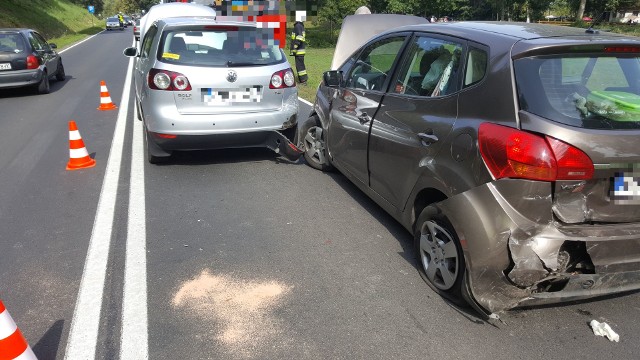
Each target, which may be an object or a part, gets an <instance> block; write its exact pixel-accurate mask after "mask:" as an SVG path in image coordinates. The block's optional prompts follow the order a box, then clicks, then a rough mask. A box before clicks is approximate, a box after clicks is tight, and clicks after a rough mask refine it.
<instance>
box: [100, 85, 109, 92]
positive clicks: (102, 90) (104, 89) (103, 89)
mask: <svg viewBox="0 0 640 360" xmlns="http://www.w3.org/2000/svg"><path fill="white" fill-rule="evenodd" d="M107 91H109V90H107V85H102V86H100V92H107Z"/></svg>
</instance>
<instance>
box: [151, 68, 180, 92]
mask: <svg viewBox="0 0 640 360" xmlns="http://www.w3.org/2000/svg"><path fill="white" fill-rule="evenodd" d="M147 83H148V84H149V88H150V89H153V90H165V91H189V90H191V84H190V83H189V79H187V77H186V76H184V75H182V74H180V73H178V72H175V71H168V70H159V69H151V70H150V71H149V76H148V78H147Z"/></svg>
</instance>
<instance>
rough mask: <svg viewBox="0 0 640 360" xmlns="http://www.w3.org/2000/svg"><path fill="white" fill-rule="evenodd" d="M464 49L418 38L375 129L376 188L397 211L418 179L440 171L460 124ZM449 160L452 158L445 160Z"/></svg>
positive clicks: (430, 37) (371, 156)
mask: <svg viewBox="0 0 640 360" xmlns="http://www.w3.org/2000/svg"><path fill="white" fill-rule="evenodd" d="M462 50H463V43H462V42H461V41H459V40H455V39H448V38H444V37H440V36H436V35H429V34H422V35H416V36H415V37H414V38H413V39H412V40H411V43H410V44H409V46H408V49H407V51H406V52H405V56H404V57H403V60H402V66H401V67H400V70H399V71H398V73H397V75H396V76H395V77H394V81H393V83H392V84H391V87H390V89H389V93H388V95H386V96H385V98H384V100H383V101H382V106H381V109H380V111H378V113H377V114H376V117H375V119H374V120H373V123H372V127H371V140H370V143H369V169H370V176H371V188H372V189H373V190H374V191H375V192H376V193H378V194H379V195H381V196H382V197H383V198H385V199H386V200H387V201H388V202H389V203H391V204H392V205H393V206H395V207H396V208H398V209H402V208H403V207H404V203H405V202H406V200H407V198H408V197H409V194H410V193H411V190H412V189H413V187H414V185H415V183H416V181H417V179H418V176H420V174H421V173H423V172H424V171H425V170H427V171H434V170H435V169H437V165H438V164H437V161H438V160H437V159H438V155H439V154H440V152H441V149H442V145H443V144H445V143H446V142H447V136H448V135H449V133H450V132H451V129H452V127H453V125H454V123H455V121H456V118H457V115H458V114H457V109H458V107H457V105H458V96H457V90H458V84H459V81H458V73H459V68H460V58H461V53H462ZM443 158H444V159H447V158H450V156H443Z"/></svg>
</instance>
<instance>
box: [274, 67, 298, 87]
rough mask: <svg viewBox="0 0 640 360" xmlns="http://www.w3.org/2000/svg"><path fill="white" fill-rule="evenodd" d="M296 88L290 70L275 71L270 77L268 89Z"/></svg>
mask: <svg viewBox="0 0 640 360" xmlns="http://www.w3.org/2000/svg"><path fill="white" fill-rule="evenodd" d="M294 86H296V80H295V77H294V76H293V71H292V70H291V69H285V70H280V71H276V72H275V73H273V75H271V81H270V82H269V89H284V88H288V87H294Z"/></svg>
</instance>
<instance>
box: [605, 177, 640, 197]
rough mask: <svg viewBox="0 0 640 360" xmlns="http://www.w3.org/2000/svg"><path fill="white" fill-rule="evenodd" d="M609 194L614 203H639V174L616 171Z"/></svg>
mask: <svg viewBox="0 0 640 360" xmlns="http://www.w3.org/2000/svg"><path fill="white" fill-rule="evenodd" d="M610 194H611V199H612V200H613V202H614V203H616V204H640V174H636V173H616V176H615V177H613V179H612V184H611V192H610Z"/></svg>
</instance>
